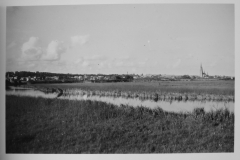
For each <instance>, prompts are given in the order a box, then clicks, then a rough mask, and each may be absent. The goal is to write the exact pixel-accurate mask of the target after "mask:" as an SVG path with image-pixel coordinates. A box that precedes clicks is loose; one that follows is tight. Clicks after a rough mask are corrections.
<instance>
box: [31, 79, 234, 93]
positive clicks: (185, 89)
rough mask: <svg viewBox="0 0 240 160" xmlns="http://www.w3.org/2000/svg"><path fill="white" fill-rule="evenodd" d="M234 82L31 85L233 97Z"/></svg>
mask: <svg viewBox="0 0 240 160" xmlns="http://www.w3.org/2000/svg"><path fill="white" fill-rule="evenodd" d="M234 83H235V82H234V81H222V80H216V81H160V82H125V83H124V82H119V83H59V84H33V86H41V87H49V88H51V87H53V88H61V89H83V90H92V91H95V90H101V91H125V92H129V91H130V92H164V93H171V92H177V93H194V94H216V95H234Z"/></svg>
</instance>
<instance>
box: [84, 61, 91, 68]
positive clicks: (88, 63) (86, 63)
mask: <svg viewBox="0 0 240 160" xmlns="http://www.w3.org/2000/svg"><path fill="white" fill-rule="evenodd" d="M89 65H90V62H88V61H84V62H83V63H82V66H83V67H88V66H89Z"/></svg>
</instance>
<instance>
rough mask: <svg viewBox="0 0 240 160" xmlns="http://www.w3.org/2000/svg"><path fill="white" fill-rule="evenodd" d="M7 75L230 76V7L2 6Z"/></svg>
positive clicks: (231, 50)
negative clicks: (15, 73) (36, 72)
mask: <svg viewBox="0 0 240 160" xmlns="http://www.w3.org/2000/svg"><path fill="white" fill-rule="evenodd" d="M6 25H7V27H6V29H7V32H6V65H7V66H6V69H7V71H40V72H41V71H42V72H56V73H80V74H81V73H104V74H111V73H117V74H125V73H127V72H128V73H137V74H142V73H143V74H175V75H183V74H189V75H199V72H200V65H201V63H202V65H203V68H204V69H205V70H206V71H207V72H208V73H209V74H210V75H229V76H234V35H235V33H234V6H233V5H227V4H220V5H217V4H206V5H203V4H192V5H190V4H169V5H166V4H155V5H154V4H148V5H146V4H140V5H137V4H132V5H130V4H127V5H124V4H120V5H117V4H116V5H77V6H36V7H33V6H30V7H23V6H21V7H8V8H7V23H6Z"/></svg>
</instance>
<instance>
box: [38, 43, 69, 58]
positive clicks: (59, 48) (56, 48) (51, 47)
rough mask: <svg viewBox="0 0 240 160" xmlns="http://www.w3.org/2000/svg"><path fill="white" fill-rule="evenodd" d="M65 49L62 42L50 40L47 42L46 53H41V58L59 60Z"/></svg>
mask: <svg viewBox="0 0 240 160" xmlns="http://www.w3.org/2000/svg"><path fill="white" fill-rule="evenodd" d="M65 51H66V48H65V47H64V46H63V42H59V41H56V40H55V41H51V42H50V43H49V44H48V47H47V50H46V53H44V54H43V55H42V58H41V59H42V60H48V61H54V60H59V59H60V57H61V54H62V53H64V52H65Z"/></svg>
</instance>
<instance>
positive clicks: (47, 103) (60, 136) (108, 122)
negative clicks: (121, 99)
mask: <svg viewBox="0 0 240 160" xmlns="http://www.w3.org/2000/svg"><path fill="white" fill-rule="evenodd" d="M233 151H234V114H233V113H229V112H228V111H227V110H219V111H216V112H211V113H205V112H204V110H202V109H197V110H195V111H194V112H193V113H189V114H186V113H181V114H176V113H168V112H164V111H163V110H161V109H157V110H151V109H147V108H143V107H138V108H133V107H130V106H121V107H117V106H114V105H111V104H106V103H104V102H97V101H70V100H59V99H44V98H32V97H17V96H6V152H7V153H173V152H175V153H176V152H181V153H183V152H233Z"/></svg>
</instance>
